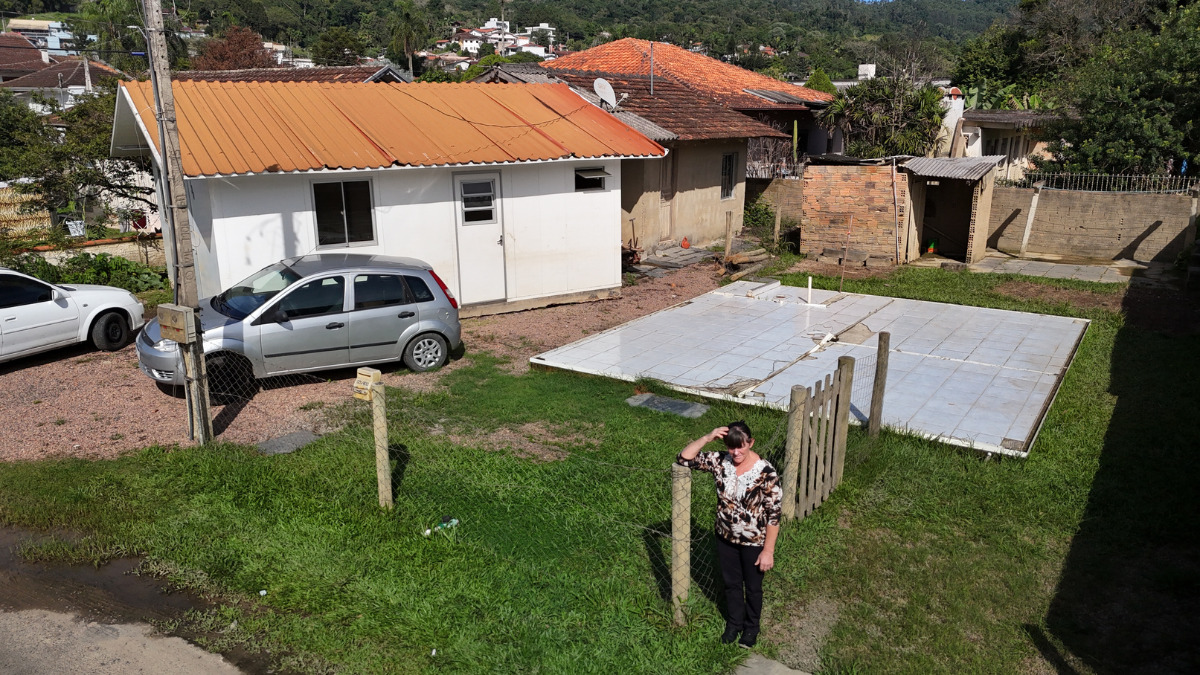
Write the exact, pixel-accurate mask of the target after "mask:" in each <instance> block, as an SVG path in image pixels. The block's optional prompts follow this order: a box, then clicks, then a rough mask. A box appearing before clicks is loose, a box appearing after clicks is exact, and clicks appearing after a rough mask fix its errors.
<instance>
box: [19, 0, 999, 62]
mask: <svg viewBox="0 0 1200 675" xmlns="http://www.w3.org/2000/svg"><path fill="white" fill-rule="evenodd" d="M125 4H129V0H83V1H82V2H72V1H71V0H0V11H2V12H4V13H5V15H7V16H12V15H14V14H28V13H34V12H70V11H82V12H83V13H84V14H88V15H93V16H94V15H97V14H101V15H103V14H111V13H113V12H112V10H114V9H117V8H118V7H120V6H121V5H125ZM172 4H173V5H174V7H175V8H176V10H177V11H178V13H179V15H180V18H181V19H182V20H183V21H184V22H188V23H192V22H196V21H199V22H202V23H206V24H208V25H209V27H210V30H211V32H213V33H215V34H221V33H223V32H224V29H225V27H227V26H228V25H230V24H238V25H241V26H245V27H247V28H250V29H252V30H254V31H256V32H258V33H261V34H262V35H263V37H264V38H265V39H267V40H273V41H277V42H284V43H288V44H292V45H295V46H299V47H311V46H312V45H313V44H315V43H316V41H317V39H318V37H319V36H320V35H322V34H323V33H325V32H326V31H327V30H329V29H330V28H334V27H345V28H349V29H350V30H351V31H352V32H354V33H355V34H356V35H357V36H358V38H359V40H360V41H361V42H362V44H363V45H364V46H365V47H366V48H367V50H368V51H373V52H376V53H383V52H385V51H386V50H387V48H388V47H389V45H390V43H391V41H392V37H393V35H394V32H395V31H394V28H395V22H394V17H395V16H397V15H398V14H403V13H404V12H406V11H409V9H410V8H412V7H413V4H414V3H413V2H412V1H411V0H177V1H176V2H175V3H167V4H166V7H168V8H169V7H171V6H172ZM89 5H91V7H90V8H89V7H88V6H89ZM415 5H416V7H415V9H416V10H417V13H418V14H419V15H420V16H421V18H422V20H423V22H424V23H425V24H426V26H427V31H424V32H425V33H426V35H427V36H428V38H429V39H430V40H433V39H437V38H438V37H444V36H447V35H446V34H447V33H448V30H449V26H450V24H451V22H452V21H460V22H462V23H463V24H465V25H468V26H471V25H479V24H480V23H482V22H483V21H484V20H486V19H487V18H489V17H500V16H501V15H503V16H504V18H507V19H509V20H510V21H512V23H513V27H514V29H515V28H517V27H524V26H529V25H536V24H538V23H541V22H546V23H549V24H550V25H551V26H554V27H555V28H557V29H558V31H559V32H558V39H559V40H560V41H561V42H565V43H567V44H569V45H570V46H571V47H573V48H576V49H581V48H586V47H589V46H592V45H593V44H596V43H597V42H599V41H603V40H606V39H610V38H622V37H638V38H644V39H656V40H664V41H669V42H673V43H675V44H679V45H691V44H694V43H701V44H703V45H704V46H705V47H707V48H708V49H709V50H710V53H717V54H734V53H735V52H736V51H737V47H738V46H739V45H750V46H757V45H759V44H763V45H770V46H772V47H775V48H777V49H780V50H782V51H787V52H789V54H790V55H791V56H792V58H791V59H790V60H789V63H788V69H789V70H790V71H792V72H797V73H798V74H799V75H803V74H804V73H805V71H807V69H808V68H809V67H810V66H818V67H821V68H823V69H824V70H825V71H826V72H828V73H830V75H832V76H834V77H839V76H846V75H852V74H853V73H854V72H855V68H856V66H857V64H858V63H859V62H862V61H872V60H877V59H876V57H877V56H878V55H879V54H880V53H881V52H886V51H889V50H894V48H895V44H896V43H897V42H903V43H905V44H911V43H913V42H914V41H915V42H916V43H918V44H922V45H924V47H923V50H924V51H926V52H929V53H931V54H937V55H938V57H937V58H934V59H933V62H934V64H935V65H936V66H938V67H944V68H949V67H950V66H951V65H952V62H951V59H952V57H953V55H954V54H955V53H956V52H957V46H958V45H959V44H960V43H961V41H962V40H964V39H966V38H968V37H971V36H974V35H978V34H980V33H982V32H983V31H984V30H985V29H987V27H988V26H990V25H991V24H992V23H993V22H994V21H995V20H997V19H998V18H1002V17H1004V16H1006V15H1008V14H1009V13H1010V12H1011V11H1012V10H1013V8H1015V6H1016V0H890V1H885V2H873V3H868V2H859V1H858V0H512V1H509V2H505V3H504V6H503V10H502V9H501V4H500V2H499V1H498V0H448V1H439V0H427V1H424V2H422V1H418V2H416V3H415ZM89 10H90V11H89ZM118 13H119V12H118ZM747 65H749V66H751V67H756V66H761V65H762V64H755V63H750V64H747Z"/></svg>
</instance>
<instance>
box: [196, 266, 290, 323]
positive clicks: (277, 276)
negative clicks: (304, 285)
mask: <svg viewBox="0 0 1200 675" xmlns="http://www.w3.org/2000/svg"><path fill="white" fill-rule="evenodd" d="M299 280H300V275H299V274H296V272H295V270H293V269H292V268H290V267H288V266H287V265H285V264H283V263H281V262H280V263H275V264H274V265H271V266H270V267H267V268H264V269H262V270H259V271H258V272H255V273H254V274H252V275H250V276H249V277H247V278H246V279H244V280H243V281H241V282H239V283H237V284H235V285H234V286H233V287H232V288H230V289H229V290H227V291H225V292H224V293H222V294H220V295H218V296H216V297H214V298H213V299H212V306H213V309H215V310H217V311H218V312H220V313H222V314H224V315H225V316H228V317H231V318H234V319H237V320H238V321H241V320H242V319H245V318H246V317H247V316H250V313H251V312H253V311H254V310H256V309H258V308H259V307H262V306H263V304H264V303H266V302H267V301H268V300H270V299H271V298H273V297H275V295H276V294H278V293H279V292H280V291H282V290H284V289H285V288H287V287H288V286H291V285H292V284H294V283H296V282H297V281H299Z"/></svg>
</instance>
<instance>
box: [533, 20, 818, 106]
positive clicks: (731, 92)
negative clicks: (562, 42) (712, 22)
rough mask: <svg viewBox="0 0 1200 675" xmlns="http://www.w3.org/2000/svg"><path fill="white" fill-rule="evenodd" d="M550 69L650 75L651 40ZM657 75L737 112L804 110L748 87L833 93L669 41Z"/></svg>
mask: <svg viewBox="0 0 1200 675" xmlns="http://www.w3.org/2000/svg"><path fill="white" fill-rule="evenodd" d="M543 65H544V66H545V67H546V68H548V69H550V70H575V71H587V72H595V73H622V74H626V75H649V74H650V42H648V41H646V40H636V39H634V38H625V39H623V40H617V41H615V42H609V43H608V44H603V45H600V46H599V47H592V48H591V49H586V50H584V51H581V52H575V53H574V54H570V55H568V56H562V57H559V58H557V59H555V60H553V61H547V62H545V63H544V64H543ZM654 73H655V76H656V77H657V76H668V77H672V78H674V79H676V80H678V81H679V82H682V83H683V84H685V85H687V86H688V87H690V88H692V89H694V90H696V91H698V92H702V93H704V94H708V95H709V96H712V97H713V98H715V99H717V100H718V101H720V102H721V103H724V104H725V105H727V106H729V107H730V108H734V109H735V110H781V109H782V110H804V109H806V106H805V105H803V104H802V103H775V102H772V101H770V100H768V99H766V98H763V97H761V96H755V95H754V94H748V93H746V91H745V90H747V89H756V90H762V91H769V92H781V93H783V94H785V95H787V96H792V97H796V98H798V99H801V100H802V101H807V102H820V103H824V102H827V101H832V100H833V96H831V95H829V94H826V93H825V92H821V91H816V90H815V89H809V88H808V87H799V86H796V85H794V84H788V83H786V82H780V81H779V80H776V79H775V78H772V77H767V76H766V75H761V74H759V73H755V72H753V71H750V70H746V69H745V68H739V67H738V66H735V65H732V64H728V63H725V62H724V61H718V60H717V59H713V58H709V57H707V56H704V55H702V54H696V53H694V52H690V51H688V50H686V49H683V48H681V47H676V46H675V45H672V44H667V43H665V42H655V43H654Z"/></svg>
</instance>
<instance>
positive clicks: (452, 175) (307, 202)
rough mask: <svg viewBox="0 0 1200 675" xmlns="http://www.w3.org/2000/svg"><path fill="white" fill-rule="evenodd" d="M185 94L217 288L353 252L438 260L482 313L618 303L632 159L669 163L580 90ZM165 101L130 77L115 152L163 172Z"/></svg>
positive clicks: (255, 87) (200, 256)
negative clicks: (160, 104)
mask: <svg viewBox="0 0 1200 675" xmlns="http://www.w3.org/2000/svg"><path fill="white" fill-rule="evenodd" d="M174 96H175V104H176V118H177V120H178V124H179V138H180V146H181V150H182V152H181V154H182V159H183V173H184V175H185V184H186V187H187V194H188V212H189V218H188V226H189V227H190V228H191V230H192V243H193V246H194V257H195V261H196V276H197V280H198V284H199V287H200V292H201V295H211V294H215V293H216V292H218V291H220V290H222V289H224V288H227V287H228V286H229V285H231V284H233V283H235V282H236V281H238V280H239V279H242V278H245V277H246V276H248V275H249V274H250V273H252V272H254V271H256V270H258V269H260V268H262V267H264V266H266V265H268V264H270V263H273V262H276V261H279V260H283V259H285V258H288V257H291V256H296V255H305V254H308V253H313V252H346V251H353V252H355V253H378V254H385V255H401V256H410V257H415V258H420V259H422V260H425V261H426V262H428V263H430V264H431V265H433V267H434V269H436V270H437V272H438V274H439V275H440V276H441V277H442V278H443V279H444V280H446V282H447V283H448V284H449V285H450V286H451V289H452V290H453V291H454V293H455V295H456V296H457V297H458V298H459V299H460V301H461V302H462V303H463V304H464V306H465V307H464V314H465V315H471V314H481V313H491V312H499V311H508V310H517V309H526V308H529V307H536V306H541V305H546V304H550V303H556V302H569V301H578V300H585V299H591V298H599V297H607V296H608V295H609V294H611V293H613V292H614V291H616V290H617V289H619V288H620V285H621V260H620V249H621V171H622V162H623V160H629V159H635V158H640V159H643V160H655V161H657V160H659V159H661V158H662V157H663V156H665V155H666V154H667V153H666V150H665V149H664V148H663V147H662V146H661V145H659V144H658V143H656V142H654V141H652V140H650V139H648V138H646V137H645V136H644V135H642V134H640V133H638V132H637V131H634V130H633V129H631V128H630V127H629V126H627V125H625V124H624V123H622V122H621V121H620V120H619V119H618V118H617V117H615V116H614V115H612V114H610V113H608V112H606V111H603V110H601V109H600V108H598V107H596V106H594V105H592V104H591V103H589V102H587V101H585V100H584V99H582V98H580V97H579V96H578V95H577V94H575V93H574V92H572V91H571V89H570V88H569V87H567V86H566V85H565V84H525V85H510V86H503V87H501V86H495V85H485V84H451V83H413V84H403V85H401V84H394V83H372V84H366V83H327V82H207V81H185V82H176V83H175V84H174ZM153 100H154V97H153V94H152V90H151V88H150V84H149V83H146V82H129V83H124V84H123V85H122V87H121V90H120V92H119V95H118V97H117V107H116V113H115V116H114V124H113V136H112V148H111V152H112V154H113V155H114V156H135V155H145V156H149V157H151V158H152V160H153V161H152V164H153V165H154V167H155V171H156V174H157V172H158V171H159V169H158V167H160V166H161V158H160V154H159V146H158V134H157V131H156V127H155V110H154V103H153ZM160 192H161V190H160ZM172 246H173V243H172V242H169V241H168V242H167V245H166V246H165V248H167V249H168V250H170V249H171V248H172Z"/></svg>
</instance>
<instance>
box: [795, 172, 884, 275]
mask: <svg viewBox="0 0 1200 675" xmlns="http://www.w3.org/2000/svg"><path fill="white" fill-rule="evenodd" d="M801 182H802V183H803V187H802V188H801V189H802V191H803V198H802V203H803V210H802V217H801V220H800V232H801V240H800V249H801V251H803V252H804V253H809V254H816V253H820V252H821V251H822V250H823V249H825V248H839V249H840V248H843V247H844V246H846V241H847V238H846V230H847V227H848V226H849V220H850V216H853V217H854V224H853V227H851V228H850V236H849V241H850V248H852V249H860V250H864V251H866V252H867V253H868V254H869V255H873V256H879V257H888V258H895V257H896V223H897V222H899V223H900V227H901V228H903V227H904V226H905V223H906V218H907V214H906V213H905V211H904V209H905V205H906V204H907V203H908V176H907V175H906V174H904V173H903V172H897V173H896V192H895V201H894V202H893V195H892V167H890V166H809V167H807V168H805V170H804V178H803V180H802V181H801Z"/></svg>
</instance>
